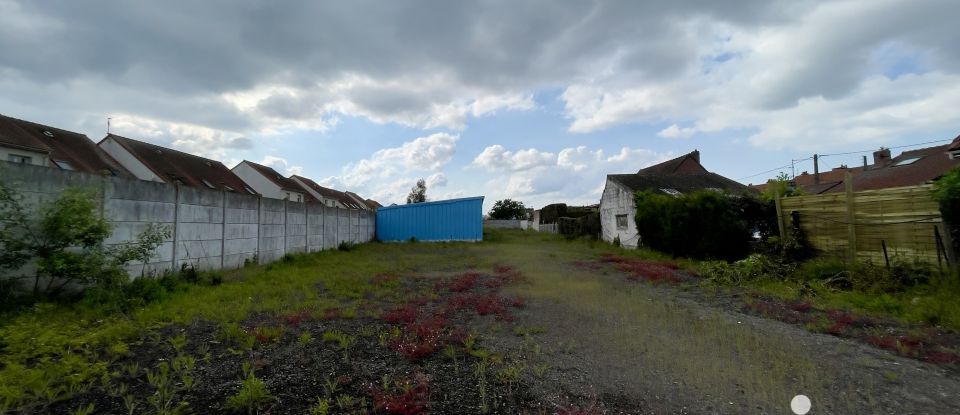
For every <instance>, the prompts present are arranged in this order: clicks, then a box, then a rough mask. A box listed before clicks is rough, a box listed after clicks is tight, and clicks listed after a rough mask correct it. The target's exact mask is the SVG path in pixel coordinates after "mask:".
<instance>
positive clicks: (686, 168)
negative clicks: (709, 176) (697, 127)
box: [637, 150, 707, 174]
mask: <svg viewBox="0 0 960 415" xmlns="http://www.w3.org/2000/svg"><path fill="white" fill-rule="evenodd" d="M706 172H707V169H706V168H704V167H703V165H702V164H700V152H699V151H697V150H693V151H692V152H690V153H688V154H684V155H682V156H680V157H677V158H675V159H673V160H667V161H665V162H663V163H660V164H654V165H652V166H650V167H646V168H643V169H640V171H638V172H637V174H642V173H656V174H688V173H706Z"/></svg>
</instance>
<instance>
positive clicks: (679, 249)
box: [634, 191, 752, 261]
mask: <svg viewBox="0 0 960 415" xmlns="http://www.w3.org/2000/svg"><path fill="white" fill-rule="evenodd" d="M738 197H748V196H738ZM634 200H635V202H636V209H637V214H636V218H635V219H636V223H637V230H638V232H639V234H640V238H641V239H640V241H641V243H642V244H643V245H646V246H649V247H651V248H653V249H656V250H659V251H662V252H666V253H669V254H671V255H674V256H687V257H695V258H706V259H724V260H728V261H729V260H736V259H740V258H743V257H745V256H746V255H747V253H748V252H749V250H750V241H751V235H752V232H751V229H752V227H751V226H750V224H749V223H748V221H747V220H745V219H744V218H743V212H742V211H741V210H740V209H741V208H740V207H739V206H738V202H735V197H733V196H729V195H724V194H720V193H717V192H713V191H699V192H694V193H690V194H685V195H681V196H679V197H674V196H669V195H666V194H659V193H654V192H651V191H643V192H637V194H636V195H635V198H634Z"/></svg>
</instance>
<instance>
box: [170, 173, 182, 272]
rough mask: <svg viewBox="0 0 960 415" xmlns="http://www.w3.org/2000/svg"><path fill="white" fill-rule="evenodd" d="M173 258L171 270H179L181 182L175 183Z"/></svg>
mask: <svg viewBox="0 0 960 415" xmlns="http://www.w3.org/2000/svg"><path fill="white" fill-rule="evenodd" d="M173 195H174V196H173V258H172V259H170V271H171V272H177V251H179V249H177V248H178V247H179V245H180V235H179V234H180V183H174V184H173Z"/></svg>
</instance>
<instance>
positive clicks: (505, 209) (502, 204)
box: [489, 199, 527, 219]
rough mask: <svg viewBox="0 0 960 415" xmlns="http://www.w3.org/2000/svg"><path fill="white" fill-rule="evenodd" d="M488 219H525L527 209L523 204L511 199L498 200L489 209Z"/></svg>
mask: <svg viewBox="0 0 960 415" xmlns="http://www.w3.org/2000/svg"><path fill="white" fill-rule="evenodd" d="M489 215H490V219H525V218H526V217H527V208H526V207H525V206H523V202H520V201H517V200H511V199H503V200H498V201H496V202H495V203H494V204H493V208H492V209H490V214H489Z"/></svg>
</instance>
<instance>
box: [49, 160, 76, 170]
mask: <svg viewBox="0 0 960 415" xmlns="http://www.w3.org/2000/svg"><path fill="white" fill-rule="evenodd" d="M53 162H54V163H56V165H57V166H58V167H60V168H61V169H64V170H76V169H74V168H73V166H72V165H70V163H69V162H68V161H66V160H54V161H53Z"/></svg>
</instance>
